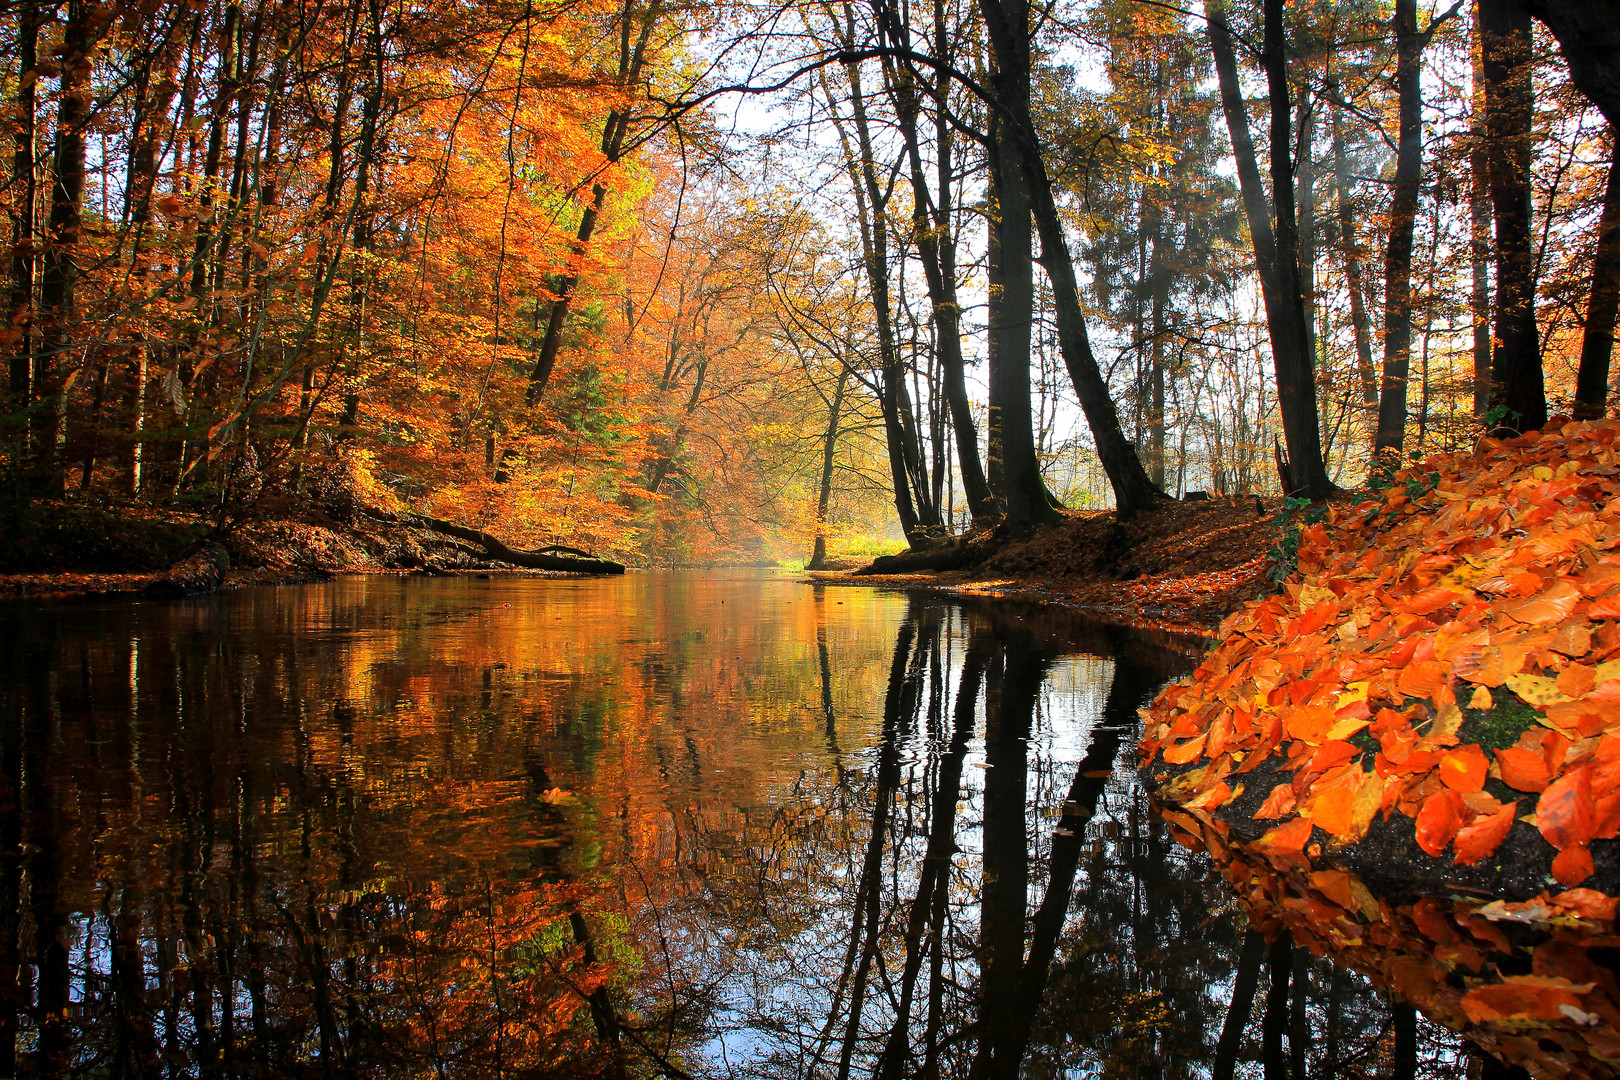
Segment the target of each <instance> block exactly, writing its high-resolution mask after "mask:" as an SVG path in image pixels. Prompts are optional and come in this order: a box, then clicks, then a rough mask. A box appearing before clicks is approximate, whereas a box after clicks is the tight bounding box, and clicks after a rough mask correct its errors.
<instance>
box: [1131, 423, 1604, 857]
mask: <svg viewBox="0 0 1620 1080" xmlns="http://www.w3.org/2000/svg"><path fill="white" fill-rule="evenodd" d="M1617 438H1620V423H1616V422H1613V421H1603V422H1594V423H1581V424H1574V423H1559V422H1556V421H1555V423H1554V424H1552V425H1549V427H1548V429H1547V430H1546V431H1545V432H1542V433H1531V434H1529V435H1526V436H1523V437H1520V438H1512V439H1508V440H1505V441H1502V440H1496V439H1484V440H1482V441H1481V443H1480V446H1479V449H1478V450H1477V451H1476V452H1475V453H1473V454H1459V455H1455V456H1437V457H1432V458H1430V459H1428V460H1426V461H1424V462H1422V463H1421V464H1418V465H1414V466H1413V467H1411V468H1408V469H1406V470H1403V471H1401V472H1398V473H1396V474H1395V476H1394V479H1393V483H1392V484H1391V485H1390V486H1389V487H1387V488H1385V489H1384V490H1383V491H1382V493H1381V494H1379V495H1377V496H1376V497H1373V498H1369V499H1366V500H1365V501H1362V502H1359V503H1357V504H1356V505H1353V506H1334V507H1331V508H1329V509H1328V510H1327V512H1326V515H1325V518H1324V519H1323V520H1320V521H1316V522H1314V523H1311V524H1309V525H1308V526H1307V527H1306V528H1305V529H1304V531H1303V533H1302V537H1301V542H1300V548H1299V565H1298V571H1297V573H1296V574H1295V575H1294V576H1293V578H1291V579H1290V580H1289V581H1288V582H1287V584H1286V586H1285V589H1284V591H1283V592H1282V593H1280V594H1278V595H1275V596H1271V597H1268V598H1265V599H1263V600H1258V601H1254V602H1251V603H1249V604H1248V605H1246V606H1245V607H1244V608H1243V609H1242V610H1240V611H1238V612H1236V613H1234V614H1233V615H1231V616H1230V617H1229V618H1227V619H1226V621H1225V622H1223V623H1222V625H1221V628H1220V634H1219V636H1220V644H1219V645H1218V646H1217V647H1216V648H1215V649H1214V650H1213V651H1212V652H1211V653H1210V654H1209V655H1208V656H1207V657H1206V658H1205V660H1204V661H1203V663H1202V664H1200V665H1199V667H1198V669H1197V671H1195V672H1194V674H1193V675H1192V676H1190V677H1189V678H1188V679H1186V680H1184V681H1182V682H1180V683H1177V684H1174V685H1172V686H1170V687H1169V688H1167V689H1166V690H1165V691H1164V692H1163V693H1162V694H1160V695H1159V697H1158V699H1157V700H1156V701H1155V702H1154V703H1153V705H1152V707H1151V709H1150V710H1148V711H1147V713H1146V716H1147V728H1146V737H1145V738H1144V740H1143V742H1142V754H1143V760H1144V761H1146V762H1150V763H1153V762H1154V761H1155V759H1157V758H1162V764H1166V765H1170V766H1176V767H1178V770H1177V771H1178V772H1179V775H1177V776H1175V777H1174V778H1173V779H1170V780H1169V782H1168V783H1167V784H1166V785H1165V786H1164V788H1163V794H1164V795H1165V796H1166V797H1167V798H1168V799H1170V800H1172V801H1174V802H1176V803H1179V804H1180V805H1181V806H1182V807H1183V809H1186V810H1191V811H1194V812H1197V813H1198V814H1199V815H1200V816H1202V817H1205V818H1208V817H1209V816H1211V815H1213V814H1215V813H1216V812H1217V811H1221V809H1222V807H1223V806H1225V804H1227V803H1229V802H1232V801H1233V800H1234V799H1235V798H1236V797H1238V796H1239V795H1241V794H1242V791H1243V787H1244V784H1245V781H1246V780H1250V781H1254V780H1256V778H1257V776H1258V775H1260V774H1256V770H1257V769H1260V768H1261V766H1262V765H1265V766H1266V767H1267V768H1266V769H1265V770H1262V773H1263V774H1265V775H1271V774H1272V773H1271V770H1276V772H1277V773H1280V774H1282V776H1283V778H1282V780H1281V782H1278V783H1277V784H1276V786H1274V787H1273V788H1272V789H1271V791H1270V794H1269V795H1268V796H1267V797H1266V798H1265V800H1264V802H1263V803H1262V804H1261V805H1260V806H1259V808H1258V810H1255V811H1254V812H1253V817H1254V818H1256V819H1259V820H1261V821H1275V822H1276V824H1275V826H1273V827H1271V828H1270V829H1269V830H1268V831H1266V832H1265V833H1264V834H1263V835H1261V836H1260V837H1259V839H1258V840H1257V841H1255V842H1254V844H1253V845H1252V846H1253V848H1254V849H1255V850H1256V851H1257V852H1259V853H1271V854H1279V855H1295V856H1298V855H1303V854H1305V853H1306V852H1307V845H1308V844H1311V842H1312V840H1313V838H1315V839H1317V840H1321V841H1325V843H1326V844H1327V845H1328V846H1329V847H1330V848H1331V847H1339V846H1343V845H1347V844H1351V843H1354V842H1355V841H1358V840H1360V839H1362V838H1363V837H1365V836H1366V835H1367V832H1368V830H1369V828H1371V826H1372V825H1373V822H1374V820H1375V818H1379V817H1380V816H1381V817H1382V818H1383V819H1385V820H1390V821H1409V822H1410V823H1411V825H1410V827H1411V829H1412V836H1413V838H1414V839H1415V841H1416V843H1417V845H1418V846H1419V847H1421V848H1422V849H1423V851H1425V852H1427V853H1428V854H1429V855H1431V856H1436V857H1444V856H1446V855H1447V854H1449V857H1450V858H1451V859H1453V860H1455V862H1456V863H1458V864H1462V865H1472V864H1475V863H1479V862H1481V861H1482V860H1485V859H1488V858H1489V857H1490V856H1492V855H1493V854H1494V853H1496V851H1497V849H1498V847H1499V845H1501V844H1502V842H1503V841H1504V839H1505V838H1506V837H1507V836H1508V834H1509V833H1510V831H1512V830H1513V829H1514V827H1515V824H1516V823H1518V822H1523V823H1525V824H1526V825H1529V826H1533V827H1534V828H1535V829H1536V830H1537V831H1538V832H1539V834H1540V836H1541V837H1542V838H1543V839H1545V841H1546V843H1547V845H1549V846H1548V847H1546V848H1543V849H1542V850H1545V851H1546V852H1547V857H1548V859H1549V862H1550V866H1549V869H1550V871H1551V873H1552V875H1553V877H1554V878H1556V879H1557V881H1558V882H1560V883H1561V884H1562V885H1564V886H1566V887H1573V886H1577V885H1580V884H1581V883H1582V882H1586V881H1587V879H1588V878H1589V877H1590V876H1591V875H1592V873H1593V859H1592V845H1593V844H1594V843H1595V842H1600V841H1605V840H1612V839H1613V838H1614V837H1615V836H1616V834H1617V833H1620V624H1617V622H1616V620H1617V619H1620V552H1617V551H1616V550H1615V548H1616V546H1617V545H1620V502H1617V501H1616V498H1615V497H1616V495H1620V479H1617V477H1620V460H1617V455H1616V447H1615V442H1616V439H1617ZM1151 767H1154V768H1159V767H1160V766H1159V765H1157V764H1154V765H1152V766H1151ZM1251 774H1255V775H1251ZM1287 774H1292V775H1291V778H1290V777H1289V776H1288V775H1287ZM1164 775H1165V776H1166V778H1168V774H1164ZM1232 812H1233V810H1232V808H1231V807H1227V809H1226V810H1225V812H1224V814H1225V815H1227V816H1229V815H1230V814H1231V813H1232ZM1321 850H1322V849H1321V848H1320V847H1317V846H1315V845H1313V846H1312V847H1311V848H1310V849H1309V854H1311V855H1317V854H1320V853H1321Z"/></svg>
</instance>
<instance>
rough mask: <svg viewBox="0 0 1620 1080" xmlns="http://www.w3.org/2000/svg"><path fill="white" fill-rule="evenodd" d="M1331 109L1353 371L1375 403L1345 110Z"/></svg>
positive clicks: (1331, 88)
mask: <svg viewBox="0 0 1620 1080" xmlns="http://www.w3.org/2000/svg"><path fill="white" fill-rule="evenodd" d="M1328 93H1329V95H1330V96H1331V97H1333V98H1335V99H1336V98H1338V96H1339V83H1338V79H1337V77H1335V76H1333V75H1329V76H1328ZM1331 107H1332V109H1333V183H1334V188H1335V189H1336V190H1335V192H1334V197H1335V199H1336V200H1337V202H1338V222H1337V224H1338V230H1339V247H1340V252H1341V253H1342V254H1343V256H1344V281H1345V288H1346V290H1347V291H1348V292H1349V293H1350V324H1351V328H1352V329H1353V330H1354V332H1355V337H1356V370H1357V371H1358V372H1359V373H1360V375H1361V400H1362V403H1363V404H1365V405H1377V404H1378V373H1377V371H1376V370H1375V369H1374V368H1373V355H1372V321H1371V320H1370V319H1368V318H1367V301H1366V299H1365V297H1366V292H1365V291H1364V289H1363V287H1362V282H1361V244H1360V242H1359V241H1358V240H1357V239H1356V221H1355V213H1354V210H1353V208H1352V206H1351V204H1350V159H1349V157H1348V156H1347V155H1346V154H1345V150H1344V112H1343V110H1342V109H1340V108H1339V107H1338V106H1337V105H1333V106H1331Z"/></svg>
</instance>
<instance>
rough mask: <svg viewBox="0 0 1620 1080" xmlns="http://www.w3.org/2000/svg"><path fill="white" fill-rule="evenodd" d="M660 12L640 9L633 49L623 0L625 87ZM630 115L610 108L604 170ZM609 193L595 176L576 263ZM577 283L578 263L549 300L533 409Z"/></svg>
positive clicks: (577, 237)
mask: <svg viewBox="0 0 1620 1080" xmlns="http://www.w3.org/2000/svg"><path fill="white" fill-rule="evenodd" d="M662 11H663V0H650V2H649V3H648V4H647V6H646V8H645V10H643V11H642V13H641V28H640V32H639V34H637V35H636V37H635V45H634V47H632V46H631V44H630V41H631V23H632V21H633V20H634V19H635V0H625V4H624V9H623V11H621V12H620V14H619V18H620V20H621V22H620V27H619V31H620V35H619V46H620V48H619V75H620V81H621V82H622V84H623V85H625V86H635V85H636V84H637V83H639V82H640V80H641V71H642V67H643V66H644V65H645V64H646V60H647V42H648V40H649V39H650V38H651V36H652V30H653V24H654V23H656V22H657V21H658V17H659V15H660V14H661V12H662ZM630 119H631V117H630V110H629V109H627V108H621V109H614V110H612V111H611V112H609V113H608V116H607V122H606V123H605V124H604V125H603V129H602V159H603V166H604V167H605V168H606V167H611V166H613V165H616V164H618V162H619V159H620V158H621V157H623V156H624V144H625V138H626V136H627V135H628V134H629V131H630ZM607 192H608V186H607V183H606V181H603V180H598V181H597V182H596V183H594V184H592V185H591V201H590V202H589V203H588V204H587V205H586V207H585V211H584V213H583V214H582V215H581V216H580V219H579V229H578V230H577V231H576V232H575V233H574V244H573V252H572V261H574V262H575V263H577V262H579V261H581V260H583V259H584V258H585V253H586V251H587V250H588V249H589V246H590V242H591V237H592V236H594V235H595V233H596V223H597V221H598V219H600V217H601V215H602V208H603V207H604V206H605V205H606V203H607ZM578 284H579V270H578V268H577V266H576V267H574V268H571V269H569V270H568V271H567V272H565V273H564V274H563V276H562V279H561V281H560V282H559V284H558V286H557V292H556V299H555V300H553V301H552V303H551V313H550V315H549V316H548V317H547V319H546V333H545V336H544V337H543V338H541V341H540V353H539V355H538V356H536V357H535V361H534V367H533V368H531V369H530V371H529V388H528V390H527V391H526V392H525V394H524V401H525V402H526V403H527V405H528V406H529V408H531V409H532V408H534V407H535V406H536V405H538V404H540V399H541V398H542V397H543V396H544V395H545V392H546V385H547V384H548V383H549V382H550V381H551V373H552V371H553V370H554V369H555V368H556V366H557V350H558V348H559V346H560V345H561V344H562V331H563V326H564V324H565V323H566V321H567V319H568V307H569V304H570V303H572V301H573V298H574V288H575V286H577V285H578Z"/></svg>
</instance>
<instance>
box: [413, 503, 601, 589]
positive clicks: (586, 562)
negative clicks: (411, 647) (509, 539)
mask: <svg viewBox="0 0 1620 1080" xmlns="http://www.w3.org/2000/svg"><path fill="white" fill-rule="evenodd" d="M394 517H395V518H396V519H397V520H399V521H400V522H401V523H403V524H406V525H414V526H417V527H419V528H423V529H429V530H431V531H433V532H436V533H439V534H440V535H442V536H451V537H454V538H456V539H457V540H465V541H467V542H468V543H471V544H477V545H478V546H479V547H481V548H483V549H484V550H485V551H486V552H488V553H489V556H490V558H492V559H499V560H500V561H501V562H509V563H511V564H512V565H513V566H524V567H528V568H529V569H531V570H561V571H566V572H568V573H572V574H622V573H624V564H623V563H616V562H614V561H612V560H611V559H601V558H597V557H596V556H595V555H591V554H588V553H586V552H583V551H580V550H579V549H577V548H570V547H563V546H562V545H560V544H553V545H552V546H550V547H546V548H541V549H540V550H538V551H524V550H521V549H519V548H514V547H509V546H508V545H507V544H505V543H504V542H503V541H501V540H499V539H498V538H496V537H493V536H491V535H490V534H489V533H486V532H480V531H479V530H477V529H469V528H467V527H466V526H465V525H457V524H455V523H454V522H451V521H445V520H443V519H441V518H435V517H428V516H427V515H425V514H408V513H401V514H396V515H394Z"/></svg>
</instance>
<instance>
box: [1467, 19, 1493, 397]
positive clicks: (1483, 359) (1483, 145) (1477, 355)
mask: <svg viewBox="0 0 1620 1080" xmlns="http://www.w3.org/2000/svg"><path fill="white" fill-rule="evenodd" d="M1469 51H1470V52H1471V53H1472V59H1473V69H1474V78H1473V92H1472V95H1471V99H1472V100H1471V102H1470V105H1471V115H1470V117H1469V141H1468V252H1469V261H1470V264H1471V265H1470V269H1471V270H1472V271H1473V290H1472V292H1471V293H1470V295H1469V299H1468V305H1469V314H1470V316H1471V317H1472V318H1473V320H1474V350H1473V351H1474V418H1475V419H1476V420H1477V421H1480V422H1483V421H1484V419H1485V412H1486V410H1487V409H1489V408H1490V399H1491V176H1490V155H1489V151H1488V143H1489V140H1488V137H1487V133H1486V122H1485V67H1484V65H1485V53H1484V49H1483V47H1482V46H1481V43H1480V40H1479V34H1477V33H1476V34H1475V35H1474V43H1473V48H1472V49H1470V50H1469Z"/></svg>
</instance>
